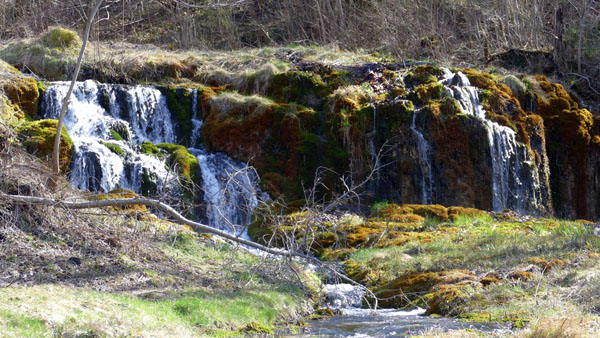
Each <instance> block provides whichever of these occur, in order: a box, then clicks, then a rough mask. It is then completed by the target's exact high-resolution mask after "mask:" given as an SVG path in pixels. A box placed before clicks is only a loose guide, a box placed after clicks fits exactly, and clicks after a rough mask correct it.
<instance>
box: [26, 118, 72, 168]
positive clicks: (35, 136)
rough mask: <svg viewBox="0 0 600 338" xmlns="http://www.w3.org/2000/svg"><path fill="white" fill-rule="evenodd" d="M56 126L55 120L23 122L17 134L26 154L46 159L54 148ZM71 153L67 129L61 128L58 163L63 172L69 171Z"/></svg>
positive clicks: (70, 141) (70, 142)
mask: <svg viewBox="0 0 600 338" xmlns="http://www.w3.org/2000/svg"><path fill="white" fill-rule="evenodd" d="M57 124H58V121H56V120H38V121H33V122H23V123H22V124H21V125H19V127H18V128H17V133H18V136H19V139H20V140H21V142H22V144H23V145H24V146H25V149H27V151H28V152H30V153H32V154H34V155H36V156H38V157H40V158H48V157H50V156H51V154H52V149H53V147H54V136H55V135H56V127H57ZM72 153H73V141H72V140H71V137H69V134H68V133H67V128H66V127H65V126H63V129H62V131H61V143H60V152H59V161H60V164H61V170H62V171H63V172H66V171H68V169H69V164H70V162H71V156H72Z"/></svg>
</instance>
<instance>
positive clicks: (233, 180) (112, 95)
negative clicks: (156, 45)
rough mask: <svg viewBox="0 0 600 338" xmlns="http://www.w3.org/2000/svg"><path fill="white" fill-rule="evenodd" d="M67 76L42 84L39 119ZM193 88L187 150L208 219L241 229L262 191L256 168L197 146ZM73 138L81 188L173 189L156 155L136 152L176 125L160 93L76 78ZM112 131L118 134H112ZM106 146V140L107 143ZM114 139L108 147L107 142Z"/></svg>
mask: <svg viewBox="0 0 600 338" xmlns="http://www.w3.org/2000/svg"><path fill="white" fill-rule="evenodd" d="M68 86H69V83H67V82H55V83H52V84H51V85H50V86H49V87H48V88H47V90H46V92H45V94H44V97H43V103H42V109H43V114H44V117H45V118H54V119H56V118H58V116H59V114H60V110H61V108H62V101H63V99H64V97H65V95H66V93H67V90H68ZM197 108H198V92H197V90H194V91H193V92H192V111H194V112H195V114H194V117H193V119H192V124H193V128H194V129H193V133H192V137H191V145H192V146H194V147H195V148H191V149H190V152H192V153H193V155H194V156H196V157H197V159H198V162H199V164H200V176H201V178H202V182H201V183H202V189H203V191H204V203H205V205H206V206H205V210H206V219H207V224H209V225H211V226H214V227H217V228H220V229H224V230H229V231H232V232H235V231H238V233H241V234H242V235H243V236H245V237H247V235H246V234H245V226H247V225H248V224H249V223H250V219H251V215H252V209H253V208H255V207H256V206H257V205H258V198H259V196H260V194H261V192H260V190H259V188H258V183H259V180H258V175H257V174H256V173H255V172H254V171H252V170H250V169H249V168H248V166H247V165H246V164H245V163H243V162H240V161H235V160H233V159H231V158H229V157H228V156H227V155H225V154H222V153H217V154H213V153H209V152H208V151H206V150H204V149H203V148H202V142H201V137H200V136H201V135H200V130H201V127H202V119H201V118H200V116H198V114H197ZM65 126H66V127H67V130H68V131H69V135H70V136H71V138H72V139H73V145H74V155H73V159H72V163H71V176H70V178H71V182H72V183H73V185H75V186H76V187H78V188H79V189H82V190H90V191H97V192H108V191H110V190H113V189H116V188H122V189H128V190H133V191H135V192H137V193H140V192H142V186H143V185H144V184H150V185H151V186H153V187H154V188H155V189H156V191H153V193H154V194H156V195H159V196H164V195H165V194H169V193H171V192H173V191H175V190H176V189H177V182H176V177H175V176H176V175H175V174H174V173H173V172H171V171H170V170H168V168H167V165H166V163H165V161H164V160H163V159H159V157H156V156H150V155H146V154H143V153H141V152H140V149H139V145H138V144H140V143H141V142H143V141H150V142H152V143H155V144H157V143H174V142H175V141H176V133H175V130H176V128H175V126H174V124H173V122H172V119H171V112H170V111H169V109H168V106H167V100H166V98H165V96H164V95H163V94H162V93H161V91H160V90H158V89H157V88H155V87H150V86H125V85H107V84H98V83H96V82H94V81H84V82H78V83H77V84H76V86H75V88H74V91H73V95H72V96H71V102H70V104H69V107H68V111H67V115H66V117H65ZM115 132H116V133H118V134H120V136H122V137H123V139H124V140H115V139H114V134H115ZM107 145H108V146H107ZM115 146H118V148H119V149H120V151H117V152H114V151H112V150H111V149H110V148H109V147H113V149H114V147H115Z"/></svg>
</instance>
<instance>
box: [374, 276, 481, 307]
mask: <svg viewBox="0 0 600 338" xmlns="http://www.w3.org/2000/svg"><path fill="white" fill-rule="evenodd" d="M474 280H475V276H474V274H473V273H471V272H468V271H465V270H448V271H440V272H425V273H408V274H405V275H403V276H400V277H398V278H396V279H394V280H392V281H391V282H389V283H387V284H385V285H383V286H381V287H377V288H375V289H374V290H373V293H374V294H375V295H376V296H377V297H378V298H380V299H381V300H380V302H379V305H380V306H382V307H395V308H399V307H403V306H406V305H408V304H409V303H410V302H412V301H414V300H416V299H418V298H419V297H421V296H423V295H425V294H428V293H432V292H435V291H442V290H445V291H448V290H449V289H450V288H451V286H456V287H464V286H465V285H470V284H472V282H473V281H474ZM444 293H445V292H442V293H440V294H439V295H438V296H439V297H441V299H442V300H443V299H445V300H446V301H447V300H448V298H445V297H443V295H444Z"/></svg>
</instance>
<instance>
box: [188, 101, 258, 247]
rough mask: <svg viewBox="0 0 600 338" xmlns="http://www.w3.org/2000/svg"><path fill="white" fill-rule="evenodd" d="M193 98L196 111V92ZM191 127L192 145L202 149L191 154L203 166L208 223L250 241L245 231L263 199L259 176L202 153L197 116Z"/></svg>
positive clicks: (224, 158) (225, 158) (226, 159)
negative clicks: (192, 127) (255, 209)
mask: <svg viewBox="0 0 600 338" xmlns="http://www.w3.org/2000/svg"><path fill="white" fill-rule="evenodd" d="M192 95H193V96H192V100H193V101H192V107H197V98H198V96H197V92H195V94H192ZM194 111H196V110H194ZM192 123H193V126H194V129H193V131H192V135H191V140H192V141H191V144H192V145H196V144H198V145H199V146H200V147H199V148H190V149H189V150H190V152H191V153H192V154H193V155H194V156H196V158H197V159H198V164H199V166H200V175H201V177H202V190H203V191H204V205H205V209H206V212H205V214H206V222H207V223H208V224H210V225H211V226H213V227H215V228H218V229H222V230H225V231H228V232H231V233H236V234H237V235H240V236H242V237H244V238H246V239H249V237H248V235H247V233H246V227H247V226H248V225H249V224H250V222H251V216H252V210H253V209H254V208H255V207H256V206H257V205H258V202H259V199H260V198H263V197H262V192H261V191H260V189H259V188H258V186H259V179H258V175H257V174H256V172H254V171H253V170H251V168H249V167H248V166H247V165H246V164H245V163H243V162H241V161H236V160H234V159H232V158H230V157H228V156H227V155H225V154H223V153H209V152H208V151H206V150H205V149H203V148H202V147H201V143H199V142H198V140H200V139H201V136H202V135H201V130H202V129H201V128H202V120H201V119H199V118H198V116H197V115H196V116H195V117H194V119H193V120H192Z"/></svg>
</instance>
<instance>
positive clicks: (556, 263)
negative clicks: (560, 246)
mask: <svg viewBox="0 0 600 338" xmlns="http://www.w3.org/2000/svg"><path fill="white" fill-rule="evenodd" d="M528 262H529V263H530V264H534V265H537V266H538V267H539V268H540V269H542V270H543V271H550V270H552V269H553V268H555V267H564V266H565V265H567V263H568V261H565V260H562V259H553V260H551V261H548V260H546V259H544V258H542V257H531V258H529V260H528Z"/></svg>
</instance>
